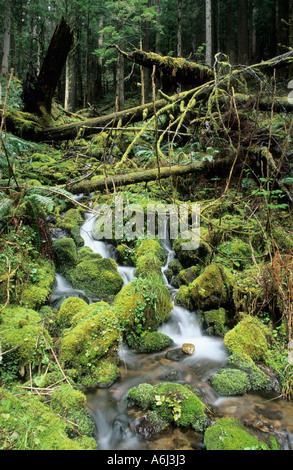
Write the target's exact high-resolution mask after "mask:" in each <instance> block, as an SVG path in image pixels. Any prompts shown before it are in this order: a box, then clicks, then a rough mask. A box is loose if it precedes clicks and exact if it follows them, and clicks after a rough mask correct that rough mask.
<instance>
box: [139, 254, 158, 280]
mask: <svg viewBox="0 0 293 470" xmlns="http://www.w3.org/2000/svg"><path fill="white" fill-rule="evenodd" d="M161 267H162V266H161V262H160V260H159V258H157V257H156V256H155V255H150V254H146V255H143V256H140V257H139V258H138V259H137V262H136V270H135V275H136V276H137V277H138V276H142V277H146V276H148V275H149V274H154V275H158V274H160V273H161Z"/></svg>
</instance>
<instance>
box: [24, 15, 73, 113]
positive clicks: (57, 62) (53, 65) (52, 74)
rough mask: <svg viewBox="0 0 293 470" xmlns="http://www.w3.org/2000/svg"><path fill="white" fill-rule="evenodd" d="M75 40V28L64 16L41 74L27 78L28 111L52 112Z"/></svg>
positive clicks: (55, 33)
mask: <svg viewBox="0 0 293 470" xmlns="http://www.w3.org/2000/svg"><path fill="white" fill-rule="evenodd" d="M73 42H74V30H73V29H72V28H71V26H70V25H69V24H68V23H67V22H66V20H65V19H64V18H63V17H62V18H61V20H60V21H59V23H58V25H57V26H56V29H55V31H54V34H53V37H52V39H51V42H50V45H49V48H48V50H47V53H46V56H45V58H44V61H43V64H42V67H41V70H40V73H39V75H38V76H37V77H35V76H32V75H31V76H30V77H29V78H28V79H27V83H26V86H25V87H24V93H23V99H24V103H25V109H24V110H25V111H26V112H30V113H36V114H38V115H41V116H46V114H48V115H50V114H51V106H52V99H53V97H54V94H55V91H56V87H57V84H58V81H59V79H60V76H61V72H62V70H63V67H64V65H65V63H66V58H67V56H68V54H69V51H70V49H71V47H72V45H73Z"/></svg>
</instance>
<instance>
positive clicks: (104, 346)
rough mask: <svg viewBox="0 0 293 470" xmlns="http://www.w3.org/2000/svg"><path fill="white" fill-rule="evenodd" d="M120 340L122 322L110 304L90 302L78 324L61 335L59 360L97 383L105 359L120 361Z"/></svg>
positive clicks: (81, 375) (116, 362)
mask: <svg viewBox="0 0 293 470" xmlns="http://www.w3.org/2000/svg"><path fill="white" fill-rule="evenodd" d="M119 341H120V330H119V325H118V323H117V319H116V316H115V314H114V313H113V312H112V310H110V307H109V306H107V304H106V305H99V303H98V304H95V306H94V308H92V307H91V306H89V307H88V309H85V310H83V316H82V317H81V318H80V321H79V322H78V323H77V325H76V326H75V327H73V328H71V329H69V330H66V331H65V332H64V334H63V336H62V338H61V339H60V361H61V362H64V364H65V365H66V367H69V368H74V369H76V370H77V372H78V375H79V377H86V382H87V383H88V385H89V384H91V385H92V386H94V385H96V380H97V374H98V373H97V368H100V367H101V364H102V362H103V361H104V360H110V362H111V363H112V364H114V366H116V365H117V364H118V345H119ZM79 381H80V379H79ZM90 382H91V383H90Z"/></svg>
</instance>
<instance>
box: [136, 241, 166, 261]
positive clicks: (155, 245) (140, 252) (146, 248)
mask: <svg viewBox="0 0 293 470" xmlns="http://www.w3.org/2000/svg"><path fill="white" fill-rule="evenodd" d="M144 255H150V256H156V258H158V259H159V261H160V263H161V265H163V264H164V263H165V262H166V258H167V257H166V253H165V250H164V248H163V247H162V246H161V245H160V243H159V242H158V241H157V240H151V239H145V240H142V241H141V242H140V244H139V245H138V246H137V248H136V260H137V259H138V258H139V257H140V256H144Z"/></svg>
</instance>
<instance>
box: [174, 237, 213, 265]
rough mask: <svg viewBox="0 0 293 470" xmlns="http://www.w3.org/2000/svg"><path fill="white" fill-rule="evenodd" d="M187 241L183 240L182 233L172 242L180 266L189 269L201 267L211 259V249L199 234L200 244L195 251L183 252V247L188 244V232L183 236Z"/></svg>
mask: <svg viewBox="0 0 293 470" xmlns="http://www.w3.org/2000/svg"><path fill="white" fill-rule="evenodd" d="M185 235H186V237H187V239H185V238H184V233H183V234H182V235H179V236H178V238H176V239H175V240H174V241H173V250H174V251H175V253H176V258H177V259H178V260H179V262H180V263H181V265H182V266H183V267H184V268H190V267H191V266H196V265H202V264H204V263H205V262H206V261H208V260H209V259H210V257H211V253H212V248H211V246H210V245H209V243H207V241H206V240H205V239H204V237H203V236H202V234H201V237H200V244H199V247H198V248H197V249H196V250H185V249H183V247H182V246H183V245H184V244H186V242H188V241H189V240H188V237H190V233H189V232H188V233H187V234H185Z"/></svg>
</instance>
